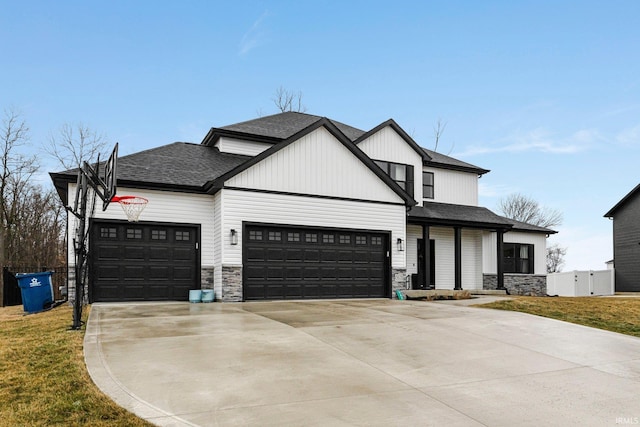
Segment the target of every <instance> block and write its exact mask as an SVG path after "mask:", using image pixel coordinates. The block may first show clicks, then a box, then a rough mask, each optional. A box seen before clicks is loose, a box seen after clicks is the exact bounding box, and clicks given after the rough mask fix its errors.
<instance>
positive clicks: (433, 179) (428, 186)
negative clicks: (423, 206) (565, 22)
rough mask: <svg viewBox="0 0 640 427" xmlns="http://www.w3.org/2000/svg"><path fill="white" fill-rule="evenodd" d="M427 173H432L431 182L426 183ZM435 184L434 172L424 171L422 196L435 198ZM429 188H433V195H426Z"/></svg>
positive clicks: (430, 198)
mask: <svg viewBox="0 0 640 427" xmlns="http://www.w3.org/2000/svg"><path fill="white" fill-rule="evenodd" d="M425 174H428V175H431V184H425V179H424V176H425ZM435 186H436V177H435V174H434V173H433V172H428V171H422V198H423V199H429V200H433V199H435V196H436V189H435ZM427 188H429V189H431V197H429V196H427V195H425V189H427Z"/></svg>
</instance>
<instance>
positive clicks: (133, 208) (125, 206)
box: [111, 196, 149, 222]
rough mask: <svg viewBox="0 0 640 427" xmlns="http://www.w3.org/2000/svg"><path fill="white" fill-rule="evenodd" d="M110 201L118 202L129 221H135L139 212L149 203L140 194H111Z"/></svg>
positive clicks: (138, 216)
mask: <svg viewBox="0 0 640 427" xmlns="http://www.w3.org/2000/svg"><path fill="white" fill-rule="evenodd" d="M111 201H112V202H116V203H120V206H122V210H123V211H124V214H125V215H126V216H127V220H129V222H137V221H138V218H140V214H141V213H142V211H143V210H144V208H146V207H147V203H149V200H147V199H145V198H144V197H140V196H113V197H112V198H111Z"/></svg>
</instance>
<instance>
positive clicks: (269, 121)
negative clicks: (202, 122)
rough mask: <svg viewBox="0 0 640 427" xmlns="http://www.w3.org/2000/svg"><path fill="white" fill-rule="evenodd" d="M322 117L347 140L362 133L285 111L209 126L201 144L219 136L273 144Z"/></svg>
mask: <svg viewBox="0 0 640 427" xmlns="http://www.w3.org/2000/svg"><path fill="white" fill-rule="evenodd" d="M322 119H326V120H328V121H329V122H331V123H332V124H333V125H334V126H335V127H336V128H338V129H339V130H340V132H342V134H343V135H344V136H345V137H346V138H347V139H348V140H349V141H354V140H355V139H356V138H358V137H359V136H360V135H362V134H363V133H364V131H362V130H360V129H357V128H354V127H352V126H349V125H346V124H344V123H340V122H338V121H336V120H331V119H327V118H324V117H321V116H315V115H313V114H306V113H298V112H294V111H287V112H284V113H278V114H273V115H270V116H264V117H259V118H257V119H252V120H247V121H244V122H240V123H235V124H232V125H228V126H223V127H221V128H211V130H210V131H209V133H208V134H207V136H205V138H204V139H203V140H202V144H204V145H212V144H214V143H215V142H216V141H217V139H218V138H220V137H221V136H227V137H233V138H238V139H245V140H248V141H260V142H269V143H272V144H275V143H278V142H280V141H283V140H286V139H288V138H291V137H292V136H293V135H295V134H296V133H298V132H300V131H302V130H304V129H306V128H308V127H309V126H311V125H313V124H314V123H317V122H318V121H320V120H322Z"/></svg>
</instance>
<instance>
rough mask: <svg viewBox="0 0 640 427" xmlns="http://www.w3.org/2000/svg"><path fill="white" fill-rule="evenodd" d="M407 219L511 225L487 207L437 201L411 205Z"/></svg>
mask: <svg viewBox="0 0 640 427" xmlns="http://www.w3.org/2000/svg"><path fill="white" fill-rule="evenodd" d="M412 220H413V221H412ZM409 221H410V222H429V223H432V224H434V225H461V226H462V225H464V226H467V227H479V228H487V227H496V228H504V229H508V228H511V227H512V223H511V222H508V221H506V219H505V218H503V217H501V216H500V215H497V214H495V213H493V212H491V211H490V210H489V209H487V208H483V207H479V206H466V205H454V204H451V203H437V202H429V203H425V206H414V207H412V208H411V210H410V211H409Z"/></svg>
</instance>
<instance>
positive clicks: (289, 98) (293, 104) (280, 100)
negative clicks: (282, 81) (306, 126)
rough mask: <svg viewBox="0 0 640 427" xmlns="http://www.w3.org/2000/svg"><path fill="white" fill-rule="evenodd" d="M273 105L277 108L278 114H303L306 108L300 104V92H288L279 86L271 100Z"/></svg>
mask: <svg viewBox="0 0 640 427" xmlns="http://www.w3.org/2000/svg"><path fill="white" fill-rule="evenodd" d="M272 100H273V103H274V104H275V105H276V107H278V109H279V110H280V112H282V113H285V112H288V111H294V112H296V113H304V112H305V111H307V107H306V106H304V105H303V104H302V92H301V91H298V92H297V93H296V92H290V91H288V90H287V89H285V88H284V87H282V86H280V87H279V88H278V89H277V90H276V93H275V95H274V97H273V98H272Z"/></svg>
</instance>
